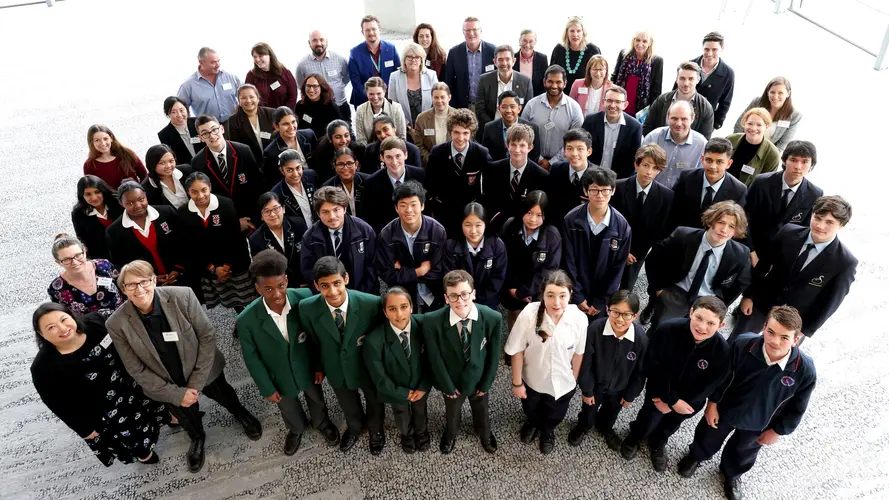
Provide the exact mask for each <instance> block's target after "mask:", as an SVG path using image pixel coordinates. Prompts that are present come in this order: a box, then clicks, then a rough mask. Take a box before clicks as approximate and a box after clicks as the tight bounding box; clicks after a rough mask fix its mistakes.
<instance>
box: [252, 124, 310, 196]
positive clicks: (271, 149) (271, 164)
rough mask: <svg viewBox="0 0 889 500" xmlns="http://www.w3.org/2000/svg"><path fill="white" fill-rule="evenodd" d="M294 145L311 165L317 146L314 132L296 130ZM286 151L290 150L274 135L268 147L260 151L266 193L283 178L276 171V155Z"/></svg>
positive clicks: (277, 170)
mask: <svg viewBox="0 0 889 500" xmlns="http://www.w3.org/2000/svg"><path fill="white" fill-rule="evenodd" d="M296 143H297V144H299V148H300V149H301V150H302V152H303V156H305V157H306V161H307V162H308V163H309V165H311V164H312V152H313V150H314V148H315V146H316V145H317V140H316V139H315V132H313V131H312V130H311V129H305V130H297V131H296ZM288 149H290V148H289V147H288V146H287V143H286V142H284V139H281V136H280V135H276V136H275V138H274V140H272V142H271V143H269V145H268V147H266V148H265V149H264V150H263V151H262V178H263V182H264V185H265V190H266V191H268V190H270V189H271V188H272V187H273V186H274V185H275V184H277V183H278V182H279V181H280V180H281V179H283V178H284V175H283V174H281V170H279V169H278V155H280V154H281V153H283V152H284V151H287V150H288Z"/></svg>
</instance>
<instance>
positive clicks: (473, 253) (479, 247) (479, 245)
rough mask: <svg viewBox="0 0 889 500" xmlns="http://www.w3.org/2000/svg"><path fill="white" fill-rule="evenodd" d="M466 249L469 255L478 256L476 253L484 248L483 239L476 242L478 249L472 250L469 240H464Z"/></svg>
mask: <svg viewBox="0 0 889 500" xmlns="http://www.w3.org/2000/svg"><path fill="white" fill-rule="evenodd" d="M466 248H467V249H469V253H471V254H472V255H478V253H479V252H481V251H482V248H485V239H484V238H482V240H481V241H479V242H478V248H472V245H470V244H469V240H466Z"/></svg>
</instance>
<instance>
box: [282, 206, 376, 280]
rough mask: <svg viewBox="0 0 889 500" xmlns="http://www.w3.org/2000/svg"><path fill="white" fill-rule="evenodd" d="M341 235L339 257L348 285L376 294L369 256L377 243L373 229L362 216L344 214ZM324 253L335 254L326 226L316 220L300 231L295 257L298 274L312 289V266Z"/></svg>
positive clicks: (373, 272)
mask: <svg viewBox="0 0 889 500" xmlns="http://www.w3.org/2000/svg"><path fill="white" fill-rule="evenodd" d="M341 237H342V243H340V261H342V263H343V265H344V266H346V272H347V273H349V288H351V289H352V290H358V291H359V292H365V293H370V294H373V295H379V293H380V282H379V281H377V273H376V271H375V270H374V260H373V259H374V250H375V248H376V244H377V235H376V233H374V230H373V229H371V227H370V226H369V225H367V223H366V222H364V221H363V220H361V219H359V218H357V217H352V216H351V215H346V216H345V220H344V221H343V227H342V235H341ZM327 255H335V254H334V252H333V242H332V241H331V240H330V230H329V229H328V228H327V226H325V225H324V224H323V223H322V222H321V221H318V222H316V223H314V224H313V225H312V227H311V228H309V230H308V231H306V232H305V234H304V235H303V238H302V250H301V252H300V259H299V265H300V269H301V271H302V275H303V276H305V277H306V278H307V280H308V282H309V288H311V289H312V290H313V291H317V290H315V286H314V285H313V281H314V275H313V273H312V266H314V265H315V262H317V261H318V259H320V258H321V257H324V256H327Z"/></svg>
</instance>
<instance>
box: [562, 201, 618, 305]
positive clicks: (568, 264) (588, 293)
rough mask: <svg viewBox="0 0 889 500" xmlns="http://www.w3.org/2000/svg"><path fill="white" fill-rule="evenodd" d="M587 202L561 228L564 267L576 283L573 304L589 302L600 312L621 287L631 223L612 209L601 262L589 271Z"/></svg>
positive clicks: (573, 211) (570, 215)
mask: <svg viewBox="0 0 889 500" xmlns="http://www.w3.org/2000/svg"><path fill="white" fill-rule="evenodd" d="M588 205H589V204H588V203H584V204H583V205H580V206H579V207H576V208H574V209H573V210H571V211H570V212H568V215H566V216H565V222H564V226H563V229H562V243H563V247H562V249H563V256H562V258H563V260H564V263H565V265H564V268H565V270H567V271H568V276H570V277H571V279H572V280H574V292H573V293H572V294H571V303H572V304H580V303H581V302H583V301H586V303H587V305H590V306H593V307H595V308H596V309H598V310H599V311H604V310H605V304H606V303H607V302H608V299H609V298H610V297H611V295H612V294H613V293H614V292H616V291H617V290H618V289H619V288H620V279H621V277H622V276H623V273H624V267H626V264H627V255H628V254H629V253H630V243H631V241H630V240H631V230H630V224H628V223H627V220H626V219H625V218H624V216H623V215H621V213H620V212H618V211H617V210H615V209H614V208H611V224H610V225H608V227H607V228H606V229H605V230H604V232H605V235H604V237H603V238H602V246H601V248H600V249H599V259H598V261H597V262H596V263H595V267H593V268H590V264H591V263H590V237H591V236H592V234H593V233H592V231H591V230H590V225H589V224H588V223H587V206H588Z"/></svg>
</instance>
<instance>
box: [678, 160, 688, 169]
mask: <svg viewBox="0 0 889 500" xmlns="http://www.w3.org/2000/svg"><path fill="white" fill-rule="evenodd" d="M676 168H688V163H686V162H684V161H680V162H677V163H676Z"/></svg>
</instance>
